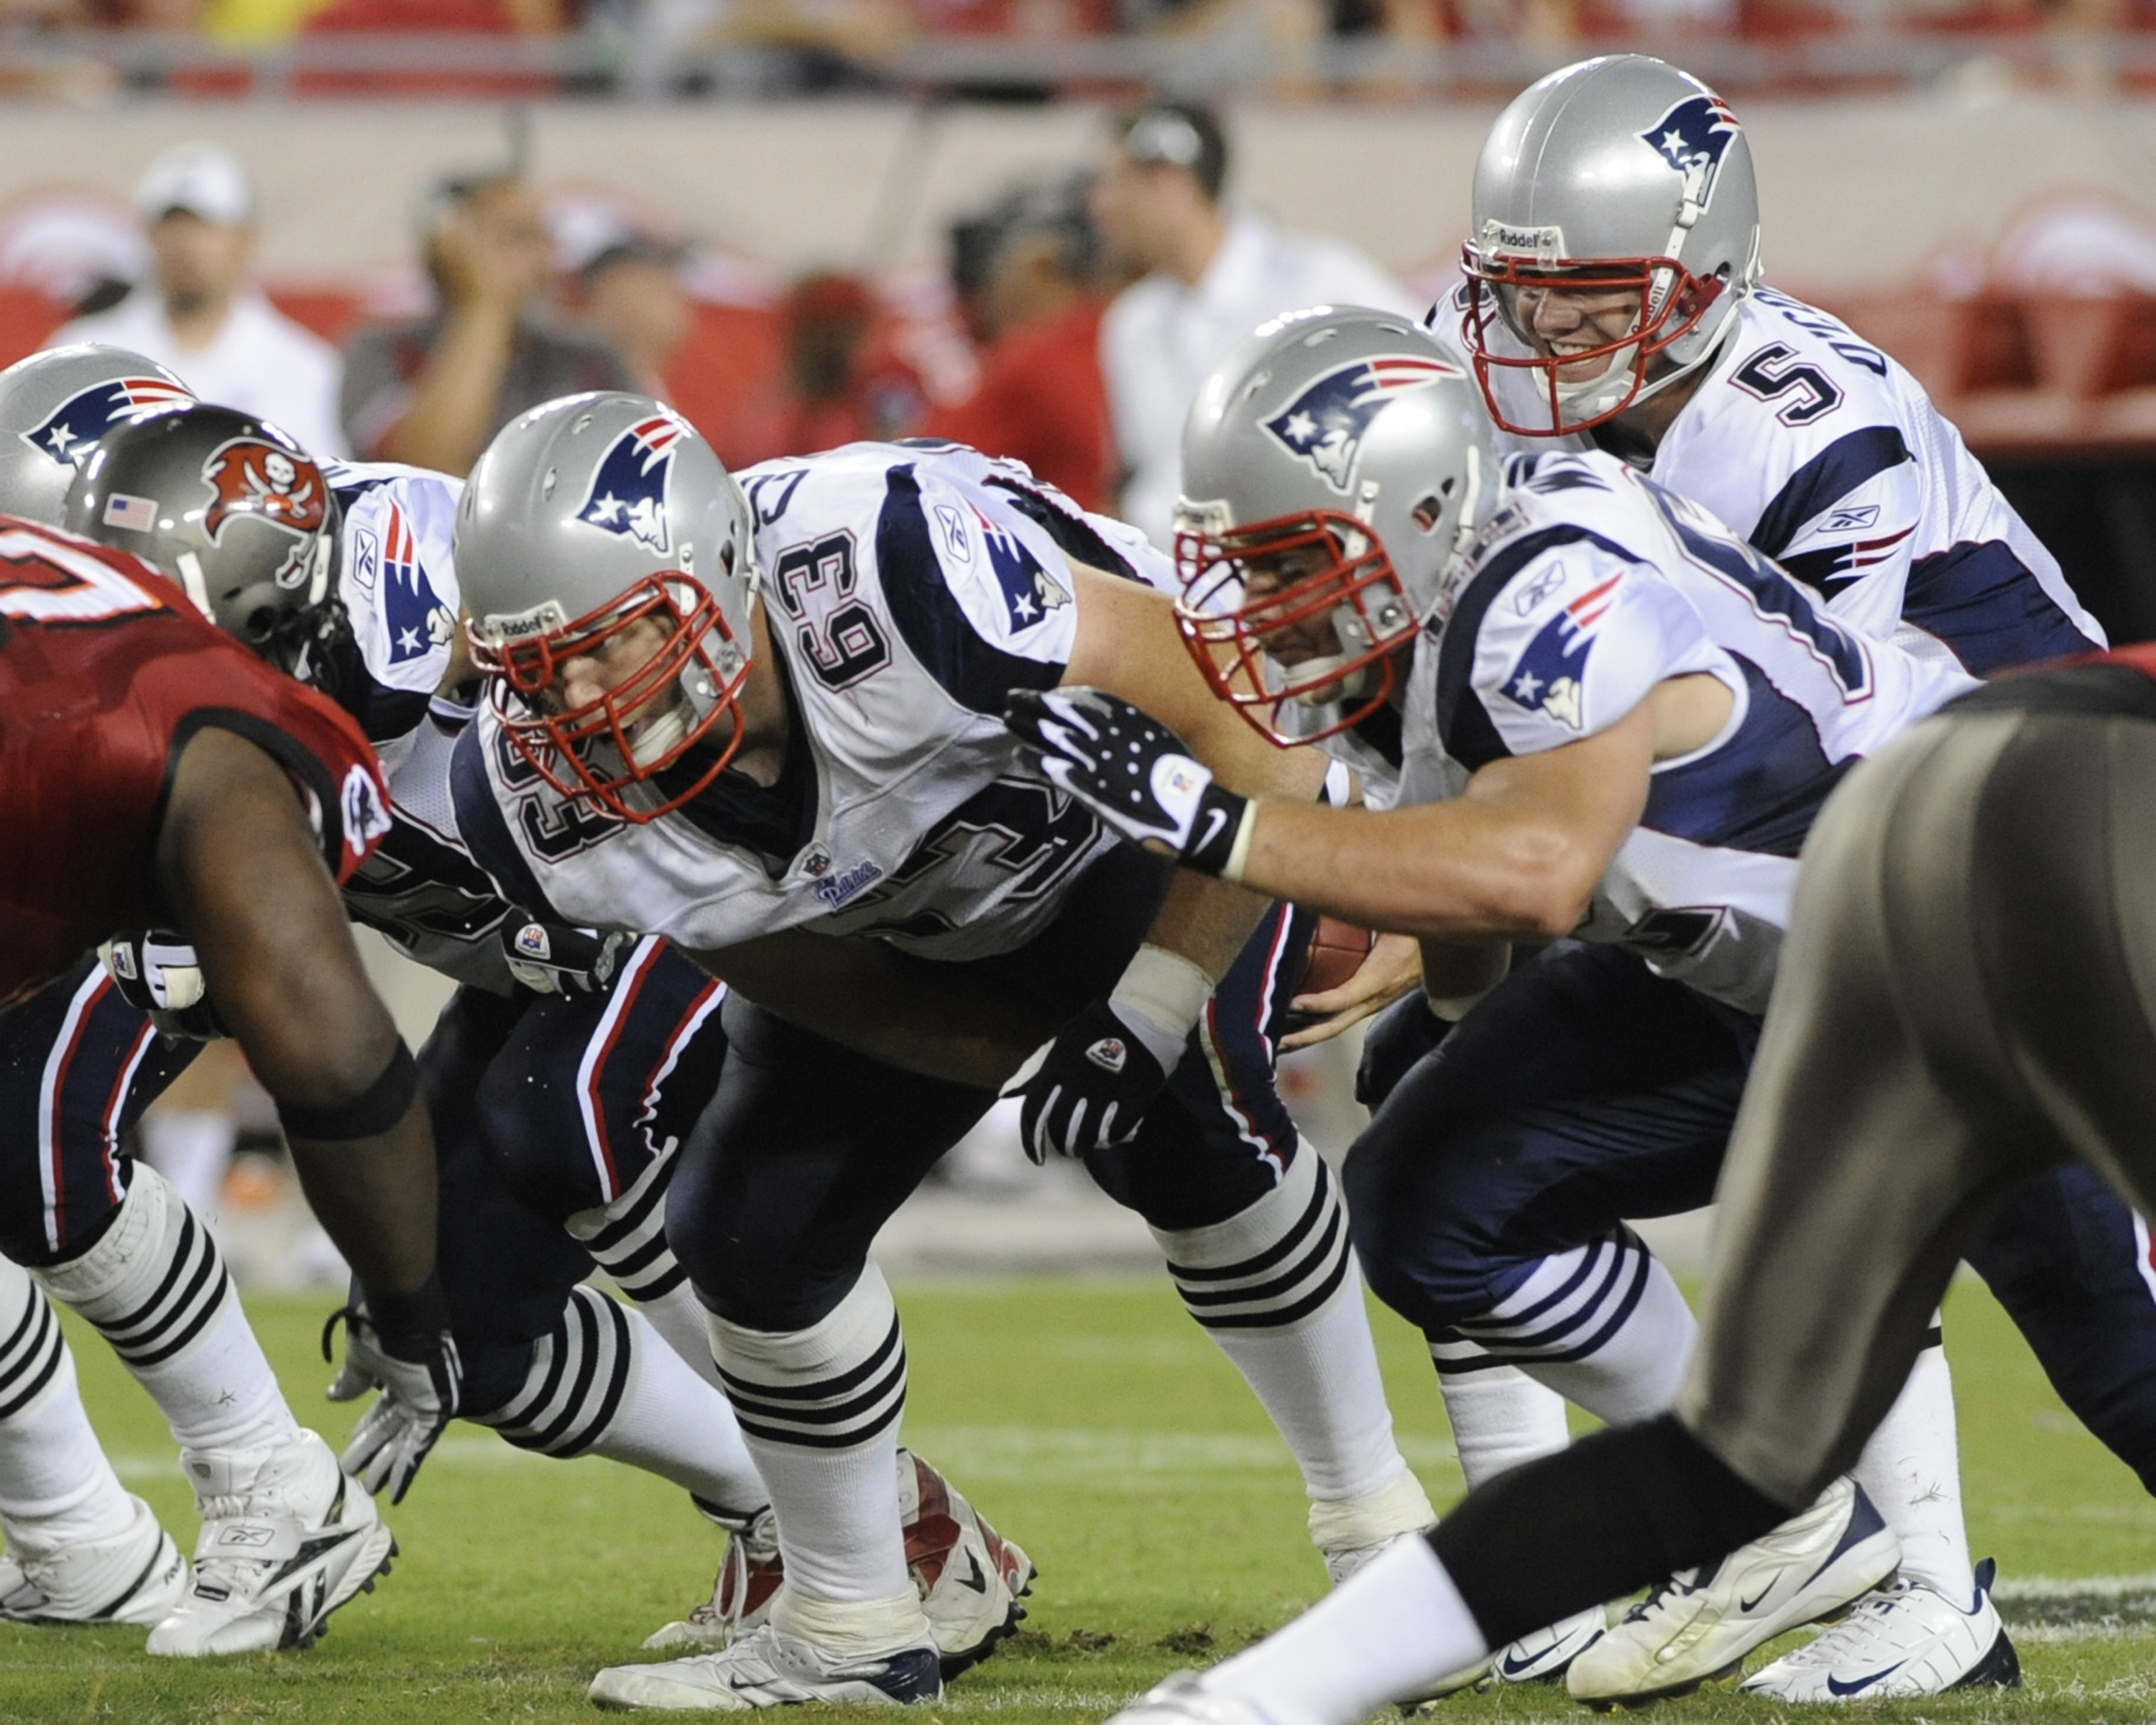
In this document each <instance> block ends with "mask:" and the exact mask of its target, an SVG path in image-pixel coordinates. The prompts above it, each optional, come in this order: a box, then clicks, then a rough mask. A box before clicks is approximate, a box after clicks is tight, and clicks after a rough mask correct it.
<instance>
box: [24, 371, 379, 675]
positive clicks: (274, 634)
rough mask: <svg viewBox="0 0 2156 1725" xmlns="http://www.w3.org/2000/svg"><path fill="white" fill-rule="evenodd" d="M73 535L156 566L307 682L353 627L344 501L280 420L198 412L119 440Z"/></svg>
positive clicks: (81, 486) (169, 416) (173, 415)
mask: <svg viewBox="0 0 2156 1725" xmlns="http://www.w3.org/2000/svg"><path fill="white" fill-rule="evenodd" d="M60 524H61V525H62V526H64V527H66V528H67V529H69V531H71V532H76V533H80V534H81V535H83V536H85V538H90V539H96V540H100V541H101V542H104V543H105V544H106V545H110V546H115V547H118V548H119V549H120V550H121V551H131V552H134V553H135V555H136V556H137V557H142V558H144V559H146V561H147V562H151V563H154V564H156V565H157V567H159V568H160V569H162V570H163V571H164V572H165V573H166V574H167V576H168V577H170V578H171V579H172V580H173V581H174V582H176V583H177V584H178V585H179V586H180V587H181V588H182V589H183V590H184V591H185V592H186V593H187V597H188V598H189V599H191V600H192V601H193V603H194V606H195V608H196V609H197V610H198V611H200V612H201V613H202V614H203V615H204V616H205V617H207V618H208V619H210V621H211V622H213V623H214V624H216V625H217V626H218V628H219V629H223V631H224V632H225V633H226V634H228V635H234V636H237V637H238V638H239V639H240V640H242V641H244V643H246V644H247V645H248V646H249V647H251V648H253V649H254V651H255V652H257V653H258V654H259V655H261V656H262V657H263V658H264V659H266V660H269V662H270V663H271V664H273V665H278V666H279V667H280V668H281V669H283V670H288V671H291V672H293V673H294V674H295V675H306V674H307V673H308V672H309V671H310V670H312V669H315V668H316V667H314V666H313V665H311V657H312V656H313V655H312V653H311V649H315V648H316V647H318V646H320V645H321V644H324V643H326V641H327V640H329V639H331V638H332V637H333V636H335V635H337V634H341V633H342V631H343V629H344V626H345V624H344V611H343V607H342V606H341V605H340V604H339V603H338V602H337V596H336V567H337V543H338V534H339V530H340V526H341V516H340V512H339V510H338V507H337V501H336V496H335V495H334V494H332V493H331V490H330V488H329V482H328V480H326V479H325V478H324V477H323V475H322V470H321V468H320V467H318V466H316V465H315V461H314V458H313V457H312V456H311V455H309V454H307V452H306V451H305V449H301V448H300V446H299V445H298V444H295V443H294V442H293V441H292V439H290V438H289V437H287V436H286V435H285V434H284V433H283V432H281V431H280V430H279V429H277V428H276V427H275V426H274V425H272V424H269V422H268V421H267V420H263V419H257V418H254V417H253V416H252V415H250V414H247V413H240V412H239V411H238V410H237V409H235V408H217V407H210V406H207V405H205V404H204V403H200V402H192V401H191V402H187V403H185V404H183V405H181V406H177V407H172V408H167V409H165V410H164V411H163V412H162V413H151V414H149V415H147V416H146V417H145V418H139V419H136V420H135V421H134V422H133V423H131V424H126V425H121V426H120V427H118V428H117V429H114V430H111V431H108V432H107V433H105V435H104V436H103V437H102V438H100V439H98V442H97V445H96V447H95V449H91V450H90V454H87V455H86V456H85V457H84V458H83V461H82V465H80V467H79V468H78V469H77V470H75V473H74V479H73V480H72V482H71V483H70V484H69V487H68V494H67V504H66V507H65V510H64V515H63V519H62V521H61V523H60Z"/></svg>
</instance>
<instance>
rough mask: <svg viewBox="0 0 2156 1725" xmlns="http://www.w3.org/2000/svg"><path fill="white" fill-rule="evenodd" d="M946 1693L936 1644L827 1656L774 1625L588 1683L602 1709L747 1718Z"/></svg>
mask: <svg viewBox="0 0 2156 1725" xmlns="http://www.w3.org/2000/svg"><path fill="white" fill-rule="evenodd" d="M942 1693H943V1681H942V1664H941V1660H940V1658H939V1656H938V1655H937V1649H936V1644H935V1643H934V1642H933V1641H932V1640H926V1639H923V1640H919V1641H916V1642H914V1643H912V1644H911V1645H908V1646H905V1647H899V1648H895V1649H893V1650H892V1651H890V1652H888V1653H871V1654H855V1655H850V1656H840V1655H837V1654H831V1653H826V1652H824V1651H823V1650H822V1649H821V1648H819V1647H816V1646H814V1645H811V1644H810V1643H808V1642H807V1641H803V1640H799V1639H798V1638H796V1637H795V1636H793V1635H781V1634H780V1633H779V1631H778V1630H777V1629H776V1628H774V1627H773V1625H770V1624H768V1623H767V1624H765V1625H763V1626H762V1628H760V1629H757V1630H751V1631H750V1632H749V1633H748V1634H747V1635H744V1636H743V1637H742V1639H741V1640H738V1641H737V1642H735V1643H734V1644H733V1645H732V1646H731V1647H727V1648H726V1649H724V1650H722V1651H720V1652H717V1653H699V1654H696V1655H695V1656H692V1657H690V1658H688V1659H674V1660H669V1661H666V1662H665V1663H664V1664H661V1665H618V1666H609V1667H608V1669H607V1670H605V1671H601V1672H600V1673H599V1674H598V1676H596V1677H594V1678H593V1679H592V1686H591V1689H590V1691H589V1695H590V1698H591V1700H592V1702H593V1704H594V1705H595V1706H598V1707H619V1708H629V1707H663V1708H667V1709H670V1710H674V1711H678V1712H696V1711H701V1712H729V1713H738V1712H747V1711H748V1710H749V1709H751V1708H752V1707H786V1706H789V1705H791V1704H792V1703H793V1702H805V1701H821V1702H855V1703H863V1702H865V1703H867V1704H869V1705H870V1706H900V1707H903V1706H906V1705H908V1704H910V1703H911V1702H916V1701H935V1700H937V1699H938V1698H940V1697H942Z"/></svg>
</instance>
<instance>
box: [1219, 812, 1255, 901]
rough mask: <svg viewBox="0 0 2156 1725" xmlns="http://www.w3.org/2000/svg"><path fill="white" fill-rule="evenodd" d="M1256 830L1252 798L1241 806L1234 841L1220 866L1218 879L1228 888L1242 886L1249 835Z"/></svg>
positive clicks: (1246, 861) (1248, 850) (1246, 862)
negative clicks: (1241, 810)
mask: <svg viewBox="0 0 2156 1725" xmlns="http://www.w3.org/2000/svg"><path fill="white" fill-rule="evenodd" d="M1257 829H1258V803H1257V798H1255V797H1253V798H1251V799H1250V801H1249V802H1247V803H1245V804H1244V805H1243V818H1242V819H1240V821H1238V822H1236V823H1235V843H1234V844H1232V845H1229V847H1228V860H1227V861H1226V862H1224V863H1223V864H1221V865H1220V878H1221V879H1222V880H1225V881H1226V882H1227V883H1228V884H1229V886H1241V885H1242V884H1243V869H1244V867H1245V865H1246V864H1248V863H1249V861H1250V834H1253V833H1255V832H1256V831H1257Z"/></svg>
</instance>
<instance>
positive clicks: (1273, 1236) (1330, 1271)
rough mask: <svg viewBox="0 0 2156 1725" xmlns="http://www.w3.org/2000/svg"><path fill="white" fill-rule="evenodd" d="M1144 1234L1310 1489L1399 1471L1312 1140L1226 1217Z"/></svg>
mask: <svg viewBox="0 0 2156 1725" xmlns="http://www.w3.org/2000/svg"><path fill="white" fill-rule="evenodd" d="M1152 1236H1153V1238H1154V1239H1155V1240H1158V1241H1159V1242H1160V1249H1161V1250H1162V1251H1163V1253H1165V1254H1166V1255H1167V1257H1168V1273H1169V1274H1170V1275H1171V1276H1173V1277H1174V1278H1175V1286H1176V1291H1178V1293H1180V1294H1181V1295H1182V1296H1183V1304H1184V1306H1185V1307H1188V1309H1189V1312H1190V1315H1191V1316H1192V1317H1194V1318H1196V1319H1197V1320H1198V1322H1199V1323H1201V1324H1203V1325H1204V1327H1205V1329H1206V1332H1207V1333H1208V1334H1209V1335H1210V1336H1211V1337H1213V1339H1214V1341H1215V1342H1217V1343H1219V1345H1220V1351H1221V1352H1222V1353H1224V1354H1226V1355H1227V1356H1228V1358H1229V1359H1231V1360H1233V1361H1234V1362H1235V1368H1236V1369H1237V1370H1238V1371H1240V1373H1242V1374H1243V1377H1244V1378H1245V1381H1246V1382H1247V1383H1248V1384H1250V1388H1251V1389H1254V1390H1255V1391H1256V1392H1257V1397H1258V1399H1259V1400H1260V1402H1262V1403H1263V1404H1265V1411H1266V1412H1267V1413H1268V1414H1271V1415H1272V1419H1273V1424H1274V1425H1276V1426H1278V1427H1279V1428H1280V1432H1281V1436H1282V1437H1284V1438H1286V1440H1287V1445H1288V1448H1289V1449H1290V1450H1292V1451H1293V1452H1294V1455H1295V1459H1296V1462H1297V1463H1298V1464H1299V1465H1300V1466H1301V1469H1302V1479H1303V1486H1304V1488H1305V1489H1306V1491H1308V1492H1309V1493H1310V1495H1311V1497H1312V1498H1314V1499H1316V1500H1317V1501H1318V1502H1345V1501H1347V1500H1351V1499H1359V1498H1372V1497H1376V1496H1377V1494H1378V1493H1379V1492H1382V1491H1386V1490H1387V1489H1388V1488H1389V1487H1391V1486H1394V1482H1395V1481H1399V1479H1400V1478H1401V1476H1403V1475H1404V1474H1405V1473H1406V1472H1407V1463H1406V1462H1405V1461H1403V1460H1402V1459H1401V1456H1400V1452H1399V1445H1397V1444H1396V1443H1395V1442H1394V1440H1393V1414H1392V1409H1390V1408H1389V1407H1387V1406H1386V1404H1385V1386H1384V1383H1383V1379H1382V1378H1380V1377H1379V1376H1378V1350H1377V1345H1376V1343H1374V1342H1373V1341H1372V1340H1371V1337H1370V1314H1369V1311H1368V1308H1367V1307H1365V1306H1364V1305H1363V1278H1362V1275H1361V1272H1360V1270H1359V1268H1358V1266H1357V1264H1356V1262H1355V1254H1354V1252H1353V1249H1352V1248H1351V1247H1350V1246H1349V1245H1348V1243H1347V1212H1346V1211H1345V1210H1344V1209H1342V1208H1341V1204H1340V1198H1339V1182H1338V1181H1337V1179H1336V1178H1334V1176H1333V1174H1332V1171H1331V1170H1330V1169H1329V1168H1327V1167H1326V1165H1325V1162H1324V1158H1322V1157H1321V1156H1319V1155H1318V1153H1317V1151H1316V1150H1314V1149H1312V1147H1310V1145H1309V1144H1307V1143H1304V1144H1303V1145H1301V1147H1300V1148H1299V1149H1298V1150H1297V1152H1296V1158H1295V1160H1294V1161H1292V1162H1291V1163H1289V1164H1288V1168H1287V1173H1286V1174H1285V1175H1284V1176H1282V1177H1281V1183H1280V1184H1279V1185H1278V1186H1276V1187H1275V1188H1274V1189H1273V1190H1271V1191H1270V1192H1269V1193H1267V1194H1265V1196H1264V1197H1263V1198H1260V1199H1259V1200H1258V1201H1257V1202H1256V1203H1255V1204H1251V1205H1250V1206H1249V1207H1248V1208H1247V1209H1244V1210H1243V1211H1242V1212H1240V1214H1236V1215H1234V1216H1231V1217H1229V1219H1227V1220H1226V1221H1224V1222H1217V1223H1214V1224H1213V1225H1211V1226H1210V1227H1206V1228H1189V1229H1180V1230H1169V1229H1165V1228H1156V1229H1154V1230H1152ZM1409 1525H1410V1526H1426V1525H1427V1522H1412V1523H1410V1524H1409ZM1388 1531H1389V1532H1406V1531H1409V1529H1408V1528H1407V1527H1393V1528H1390V1529H1389V1530H1388Z"/></svg>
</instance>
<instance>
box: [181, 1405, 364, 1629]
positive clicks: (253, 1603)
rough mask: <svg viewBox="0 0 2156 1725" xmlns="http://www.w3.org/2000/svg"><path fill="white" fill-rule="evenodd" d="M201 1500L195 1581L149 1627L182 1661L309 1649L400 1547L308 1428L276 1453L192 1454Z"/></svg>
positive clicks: (188, 1457) (191, 1473)
mask: <svg viewBox="0 0 2156 1725" xmlns="http://www.w3.org/2000/svg"><path fill="white" fill-rule="evenodd" d="M182 1461H183V1464H184V1466H185V1467H186V1469H187V1476H188V1478H189V1479H191V1480H193V1481H194V1482H195V1491H196V1494H197V1497H198V1501H199V1502H200V1504H201V1507H202V1514H203V1526H202V1534H201V1537H200V1538H198V1539H197V1540H196V1542H195V1579H194V1585H193V1587H191V1588H189V1589H187V1592H186V1594H184V1595H182V1598H181V1600H180V1602H179V1604H178V1605H177V1606H176V1607H175V1608H174V1609H173V1610H172V1613H171V1614H170V1615H168V1616H167V1617H166V1619H165V1620H164V1621H162V1623H160V1624H159V1625H157V1628H155V1629H153V1630H151V1631H150V1641H149V1645H148V1648H147V1651H149V1652H151V1653H156V1654H162V1655H167V1656H172V1657H177V1658H181V1659H199V1658H202V1657H203V1656H206V1655H210V1654H223V1653H265V1652H269V1651H272V1650H275V1649H280V1648H289V1647H311V1646H313V1645H314V1644H315V1640H316V1637H317V1636H318V1635H321V1634H322V1633H323V1625H324V1624H325V1622H326V1620H327V1619H328V1617H329V1615H330V1613H331V1612H332V1611H334V1610H336V1609H337V1607H338V1606H340V1605H341V1604H345V1603H346V1601H347V1600H349V1599H352V1598H353V1597H354V1596H355V1595H357V1594H361V1593H372V1591H373V1590H374V1578H375V1577H376V1576H377V1575H380V1574H387V1573H388V1568H389V1559H390V1558H393V1557H394V1556H395V1555H396V1553H397V1542H396V1541H395V1540H394V1539H393V1538H391V1537H390V1532H389V1529H388V1527H385V1526H384V1525H383V1524H382V1512H380V1511H379V1510H377V1508H376V1507H374V1500H373V1498H372V1497H369V1496H367V1491H366V1490H365V1488H364V1487H363V1486H361V1485H360V1484H359V1483H358V1481H356V1480H348V1479H346V1477H345V1476H344V1474H343V1472H342V1471H341V1469H340V1468H339V1467H338V1466H337V1460H336V1454H335V1452H334V1451H332V1450H331V1448H330V1446H329V1445H327V1444H326V1443H324V1442H323V1441H322V1440H321V1438H320V1437H318V1436H317V1435H316V1434H315V1433H313V1432H311V1431H307V1430H302V1431H301V1432H300V1435H299V1436H298V1437H297V1438H296V1439H295V1440H293V1441H292V1442H290V1443H289V1444H282V1445H279V1446H278V1447H277V1448H275V1449H274V1450H188V1451H187V1452H186V1453H185V1455H183V1457H182Z"/></svg>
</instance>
